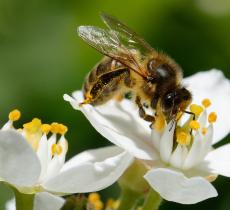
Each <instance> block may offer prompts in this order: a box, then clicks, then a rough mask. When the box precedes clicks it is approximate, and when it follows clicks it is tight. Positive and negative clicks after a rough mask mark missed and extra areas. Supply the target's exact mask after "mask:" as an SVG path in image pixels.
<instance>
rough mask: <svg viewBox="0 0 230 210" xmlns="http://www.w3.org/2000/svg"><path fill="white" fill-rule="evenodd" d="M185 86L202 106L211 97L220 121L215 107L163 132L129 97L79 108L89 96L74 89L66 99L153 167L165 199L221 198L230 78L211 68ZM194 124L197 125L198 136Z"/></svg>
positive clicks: (153, 180)
mask: <svg viewBox="0 0 230 210" xmlns="http://www.w3.org/2000/svg"><path fill="white" fill-rule="evenodd" d="M184 84H185V85H186V87H187V88H188V89H189V90H190V91H191V92H192V94H193V103H194V104H200V103H201V101H202V100H203V99H204V98H209V99H211V101H212V104H213V105H212V109H213V110H215V111H216V112H217V113H218V121H217V122H216V123H215V124H214V125H213V123H214V121H215V120H216V119H215V118H216V115H215V113H211V115H210V116H209V115H208V112H209V111H207V109H210V108H205V107H204V108H203V109H204V111H203V110H201V111H200V112H202V113H201V114H200V113H198V114H197V116H198V115H199V114H200V117H199V118H198V117H197V121H195V122H192V123H191V119H190V120H189V121H187V124H186V121H185V120H184V121H183V122H181V126H180V127H177V128H176V129H175V123H174V124H173V123H172V122H170V123H169V124H168V125H167V126H166V127H165V128H164V129H163V130H162V131H157V130H156V129H153V130H151V129H149V124H148V123H147V122H145V121H144V120H142V119H140V117H139V116H138V109H137V108H136V107H135V105H134V104H133V103H132V102H130V101H128V100H123V101H122V102H119V103H117V102H116V101H113V100H112V101H110V102H108V103H106V104H105V105H102V106H98V107H93V106H91V105H84V106H82V107H79V106H78V104H79V103H80V102H82V100H83V98H82V93H81V92H80V91H77V92H75V93H73V98H72V97H70V96H68V95H65V96H64V98H65V100H67V101H69V102H70V103H71V105H72V106H73V108H75V109H77V110H80V111H82V112H83V113H84V115H85V116H86V117H87V119H88V120H89V121H90V123H91V124H92V125H93V126H94V127H95V129H96V130H97V131H98V132H99V133H101V134H102V135H103V136H104V137H105V138H107V139H108V140H109V141H111V142H112V143H114V144H116V145H117V146H119V147H121V148H123V149H125V150H126V151H128V152H129V153H130V154H132V155H133V156H134V157H136V158H138V159H141V160H142V161H143V163H144V164H146V165H147V167H148V168H149V171H148V172H147V174H146V175H145V176H144V177H145V179H146V180H147V181H148V182H149V184H150V186H152V187H153V188H154V190H156V191H157V192H158V193H160V195H161V196H162V197H163V198H164V199H166V200H169V201H174V202H178V203H182V204H192V203H197V202H200V201H202V200H205V199H207V198H210V197H215V196H217V192H216V190H215V188H214V187H213V186H212V184H211V183H210V182H211V181H213V180H214V179H215V178H216V177H217V174H220V175H223V176H230V155H229V153H230V144H227V145H225V146H222V147H219V148H218V149H215V150H214V149H212V146H211V145H212V144H214V143H217V142H219V141H220V140H221V139H223V138H224V137H225V136H226V135H227V134H228V133H229V131H230V111H229V107H230V82H229V80H228V79H226V78H225V77H224V75H223V74H222V72H220V71H217V70H211V71H207V72H200V73H197V74H195V75H193V76H191V77H189V78H186V79H185V80H184ZM208 102H209V101H207V100H206V101H204V105H205V106H208V104H207V103H208ZM194 106H195V109H196V108H197V107H200V106H198V105H194ZM194 106H193V108H192V109H194ZM200 108H201V107H200ZM195 111H197V110H195ZM197 112H198V111H197ZM207 118H209V121H210V123H208V122H207V121H208V120H207ZM184 123H185V124H184ZM189 124H190V126H191V127H193V128H194V129H196V130H193V132H192V135H190V130H189V129H188V125H189ZM199 126H200V128H199ZM175 132H176V133H175ZM174 133H175V136H176V137H174Z"/></svg>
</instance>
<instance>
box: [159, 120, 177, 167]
mask: <svg viewBox="0 0 230 210" xmlns="http://www.w3.org/2000/svg"><path fill="white" fill-rule="evenodd" d="M175 124H176V123H174V122H173V121H171V122H170V123H169V124H168V125H167V127H166V128H165V130H164V133H163V134H162V137H161V140H160V156H161V159H162V160H163V161H164V162H165V163H168V162H169V159H170V156H171V153H172V149H173V135H174V131H175Z"/></svg>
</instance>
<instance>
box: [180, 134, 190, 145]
mask: <svg viewBox="0 0 230 210" xmlns="http://www.w3.org/2000/svg"><path fill="white" fill-rule="evenodd" d="M190 141H191V135H190V134H188V133H185V132H184V131H180V132H178V133H177V142H178V144H180V145H185V146H186V145H189V144H190Z"/></svg>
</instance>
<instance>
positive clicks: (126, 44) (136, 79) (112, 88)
mask: <svg viewBox="0 0 230 210" xmlns="http://www.w3.org/2000/svg"><path fill="white" fill-rule="evenodd" d="M101 18H102V20H103V21H104V23H105V24H106V25H107V27H108V29H102V28H99V27H96V26H80V27H79V28H78V35H79V36H80V37H81V38H82V39H83V40H84V41H85V42H86V43H88V44H89V45H90V46H92V47H93V48H95V49H97V50H98V51H99V52H101V53H102V54H103V55H105V57H104V58H103V59H102V60H101V61H100V62H99V63H98V64H97V65H96V66H95V67H94V68H93V69H92V70H91V71H90V72H89V74H88V75H87V77H86V80H85V82H84V85H83V94H84V98H85V100H84V101H83V102H82V105H83V104H91V105H93V106H97V105H101V104H104V103H106V102H107V101H108V100H110V99H112V98H114V97H115V96H117V95H118V94H119V95H121V94H122V95H124V94H125V93H127V92H131V94H132V98H133V99H134V101H135V103H136V104H137V106H138V108H139V115H140V117H141V118H143V119H144V120H146V121H149V122H151V123H154V122H155V120H156V116H157V114H158V113H162V114H163V115H164V117H165V119H166V121H167V122H169V121H170V120H172V119H176V117H177V114H178V113H179V112H186V111H185V109H186V108H187V107H188V105H189V104H190V102H191V99H192V95H191V93H190V92H189V91H188V90H187V89H186V88H185V87H183V86H182V84H181V80H182V69H181V68H180V66H179V65H178V64H177V63H176V62H175V61H174V60H173V59H172V58H170V57H169V56H168V55H166V54H164V53H161V52H158V51H156V50H155V49H153V48H152V47H151V46H150V45H149V44H148V43H147V42H145V41H144V40H143V39H142V38H141V37H139V36H138V35H137V34H136V33H135V32H133V31H132V30H131V29H130V28H128V27H127V26H126V25H125V24H123V23H122V22H120V21H119V20H117V19H116V18H114V17H112V16H110V15H107V14H105V13H102V14H101ZM145 106H148V107H150V109H152V111H153V113H155V114H147V112H146V109H145Z"/></svg>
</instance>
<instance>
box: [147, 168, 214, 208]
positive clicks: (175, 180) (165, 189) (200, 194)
mask: <svg viewBox="0 0 230 210" xmlns="http://www.w3.org/2000/svg"><path fill="white" fill-rule="evenodd" d="M144 177H145V179H146V180H147V181H148V183H149V184H150V185H151V186H152V188H153V189H154V190H156V191H157V192H158V193H159V194H160V195H161V197H162V198H164V199H165V200H168V201H174V202H177V203H181V204H194V203H198V202H200V201H203V200H206V199H208V198H211V197H216V196H217V192H216V189H215V188H214V187H213V186H212V185H211V184H210V183H209V182H208V181H207V180H205V179H204V178H202V177H192V178H187V177H185V176H184V174H183V173H181V172H176V171H173V170H170V169H166V168H159V169H153V170H151V171H149V172H148V173H147V174H146V175H145V176H144Z"/></svg>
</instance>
